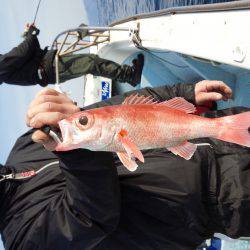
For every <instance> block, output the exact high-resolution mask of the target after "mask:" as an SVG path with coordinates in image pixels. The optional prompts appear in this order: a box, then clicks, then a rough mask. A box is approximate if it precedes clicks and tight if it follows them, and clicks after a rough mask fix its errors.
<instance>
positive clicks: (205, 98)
mask: <svg viewBox="0 0 250 250" xmlns="http://www.w3.org/2000/svg"><path fill="white" fill-rule="evenodd" d="M222 98H223V96H222V94H220V93H216V92H208V93H206V92H201V93H199V94H197V96H196V103H197V104H198V105H201V104H204V103H205V102H210V101H219V100H221V99H222Z"/></svg>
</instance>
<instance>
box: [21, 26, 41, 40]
mask: <svg viewBox="0 0 250 250" xmlns="http://www.w3.org/2000/svg"><path fill="white" fill-rule="evenodd" d="M39 33H40V30H39V29H38V28H37V27H36V26H35V24H34V23H32V24H29V23H27V24H26V26H25V29H24V33H23V35H22V36H23V37H27V36H29V35H34V36H37V35H39Z"/></svg>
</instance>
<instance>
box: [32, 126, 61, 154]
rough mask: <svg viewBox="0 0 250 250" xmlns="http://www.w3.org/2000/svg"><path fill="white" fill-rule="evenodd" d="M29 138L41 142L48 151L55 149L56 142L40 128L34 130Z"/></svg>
mask: <svg viewBox="0 0 250 250" xmlns="http://www.w3.org/2000/svg"><path fill="white" fill-rule="evenodd" d="M31 138H32V140H33V141H34V142H36V143H41V144H43V146H44V147H45V148H46V149H47V150H50V151H53V150H55V148H56V146H57V143H56V142H55V141H54V140H53V139H52V138H51V137H50V136H48V135H47V134H46V133H44V132H43V131H41V130H37V131H35V132H34V133H33V134H32V137H31Z"/></svg>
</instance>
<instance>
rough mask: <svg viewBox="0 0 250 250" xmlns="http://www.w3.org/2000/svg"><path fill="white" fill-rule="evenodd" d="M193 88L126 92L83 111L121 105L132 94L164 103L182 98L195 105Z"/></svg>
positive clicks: (189, 85)
mask: <svg viewBox="0 0 250 250" xmlns="http://www.w3.org/2000/svg"><path fill="white" fill-rule="evenodd" d="M194 87H195V84H180V83H179V84H175V85H173V86H168V85H165V86H161V87H157V88H144V89H139V90H135V91H130V92H126V93H125V94H123V95H117V96H114V97H112V98H110V99H108V100H105V101H102V102H99V103H95V104H92V105H90V106H88V107H85V108H84V109H92V108H98V107H102V106H107V105H117V104H121V103H122V102H123V100H124V99H125V98H126V97H127V96H130V95H132V94H135V93H137V94H139V95H144V96H152V97H154V99H155V100H157V101H160V102H161V101H165V100H169V99H171V98H174V97H183V98H185V99H186V100H187V101H189V102H192V103H195V96H194Z"/></svg>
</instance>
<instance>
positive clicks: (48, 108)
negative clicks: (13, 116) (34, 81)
mask: <svg viewBox="0 0 250 250" xmlns="http://www.w3.org/2000/svg"><path fill="white" fill-rule="evenodd" d="M78 111H80V109H79V108H78V107H77V106H76V105H75V104H74V103H73V101H72V100H71V99H70V98H68V97H67V96H66V95H64V94H62V93H59V92H57V91H56V90H54V89H48V88H46V89H43V90H42V91H40V92H39V93H38V94H37V95H36V97H35V99H34V100H33V101H32V102H31V104H30V106H29V109H28V112H27V115H26V124H27V126H31V127H34V126H35V128H39V126H40V125H45V124H44V119H45V118H44V116H45V114H46V115H47V118H46V119H47V120H48V123H47V124H48V125H54V126H57V123H58V121H59V119H64V118H66V117H68V116H69V115H71V114H73V113H76V112H78Z"/></svg>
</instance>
